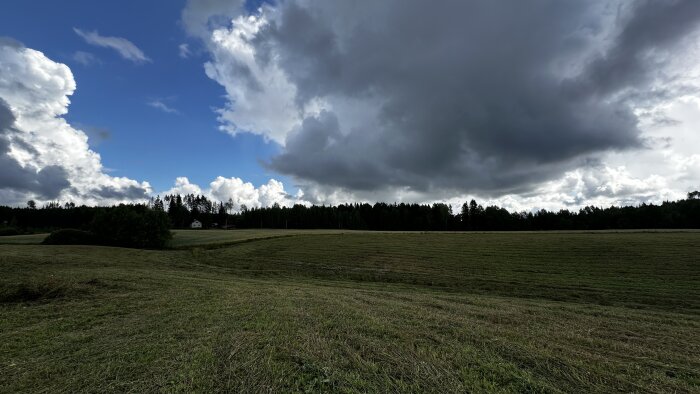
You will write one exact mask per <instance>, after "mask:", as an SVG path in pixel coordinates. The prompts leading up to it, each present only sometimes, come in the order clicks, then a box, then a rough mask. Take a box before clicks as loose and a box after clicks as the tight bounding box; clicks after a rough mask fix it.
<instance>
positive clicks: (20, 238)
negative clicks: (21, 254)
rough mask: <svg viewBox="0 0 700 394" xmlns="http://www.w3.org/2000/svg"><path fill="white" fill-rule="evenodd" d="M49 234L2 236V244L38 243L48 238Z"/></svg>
mask: <svg viewBox="0 0 700 394" xmlns="http://www.w3.org/2000/svg"><path fill="white" fill-rule="evenodd" d="M47 235H48V234H29V235H9V236H4V237H0V245H2V244H9V245H37V244H40V243H41V241H43V240H44V238H46V236H47Z"/></svg>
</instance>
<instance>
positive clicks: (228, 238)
mask: <svg viewBox="0 0 700 394" xmlns="http://www.w3.org/2000/svg"><path fill="white" fill-rule="evenodd" d="M342 232H347V231H339V230H274V229H260V230H257V229H253V230H248V229H245V230H172V233H173V239H172V240H171V241H170V244H169V247H170V248H173V249H189V248H192V247H200V248H218V247H222V246H229V245H234V244H237V243H240V242H247V241H250V240H254V239H268V238H279V237H288V236H294V235H300V234H338V233H342Z"/></svg>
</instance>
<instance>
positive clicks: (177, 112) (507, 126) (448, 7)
mask: <svg viewBox="0 0 700 394" xmlns="http://www.w3.org/2000/svg"><path fill="white" fill-rule="evenodd" d="M0 10H2V12H0V36H2V38H0V99H1V100H0V166H1V172H0V203H4V204H23V203H24V202H25V201H26V200H27V199H30V198H32V199H35V200H38V201H50V200H60V201H69V200H70V201H74V202H78V203H82V202H85V203H89V204H96V203H114V202H118V201H139V200H141V199H144V198H147V197H148V196H151V195H156V194H161V195H162V194H163V193H170V192H180V193H203V194H207V195H209V196H210V197H212V198H214V199H217V200H228V199H229V198H233V199H234V201H235V202H236V203H237V204H238V205H240V204H246V205H248V206H260V205H269V204H273V203H280V204H283V205H290V204H293V203H296V202H301V203H306V204H308V203H326V204H328V203H338V202H348V201H370V202H373V201H378V200H383V201H411V202H433V201H446V202H448V203H451V204H458V203H461V202H462V201H464V200H465V199H468V198H469V199H470V198H473V197H475V198H477V199H478V200H479V201H482V202H484V203H495V204H499V205H502V206H505V207H507V208H511V209H517V210H523V209H524V210H529V209H537V208H549V209H557V208H563V207H566V208H577V207H581V206H583V205H588V204H595V205H610V204H636V203H639V202H643V201H646V202H659V201H662V200H665V199H677V198H682V197H683V196H684V195H685V194H686V193H687V192H688V191H691V190H695V189H698V188H700V132H699V131H698V130H697V129H696V125H698V124H700V123H699V121H700V1H695V0H649V1H645V0H635V1H631V0H630V1H618V0H600V1H594V0H591V1H562V0H528V1H513V0H507V1H506V0H489V1H482V0H473V1H472V0H455V1H451V0H445V1H433V2H426V1H421V0H415V1H414V0H383V1H328V0H297V1H292V0H278V1H270V2H261V1H260V0H257V1H250V0H249V1H244V0H189V1H184V0H183V1H165V0H163V1H149V2H140V1H135V0H134V1H118V2H117V1H114V2H94V1H72V2H70V3H69V4H66V3H63V2H55V1H49V0H45V1H30V0H27V1H23V2H11V3H10V2H8V3H7V4H3V5H0Z"/></svg>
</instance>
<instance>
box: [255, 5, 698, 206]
mask: <svg viewBox="0 0 700 394" xmlns="http://www.w3.org/2000/svg"><path fill="white" fill-rule="evenodd" d="M302 4H306V5H301V4H300V3H297V2H284V3H281V4H280V5H279V9H278V10H277V11H276V13H274V14H273V16H271V22H270V24H269V25H268V27H267V28H266V29H265V30H264V31H263V32H261V33H260V34H259V35H258V37H256V39H255V41H254V43H255V46H256V50H257V56H258V59H259V61H261V62H270V61H273V60H271V59H278V60H277V61H278V64H279V66H280V67H281V68H282V69H283V71H284V72H285V73H286V75H287V76H288V78H289V79H290V81H291V82H292V83H294V84H295V85H296V87H297V101H298V103H297V104H298V105H299V106H300V107H302V106H303V105H304V104H305V103H308V101H309V100H310V99H312V98H314V97H323V98H325V99H327V100H328V101H329V102H330V103H332V108H331V109H328V110H327V111H326V112H323V113H322V114H321V115H319V116H317V117H315V118H307V119H306V120H305V121H304V122H303V124H302V125H301V127H299V128H298V129H297V130H295V131H294V132H293V133H291V134H290V135H289V136H288V139H287V144H286V147H285V148H284V150H283V152H282V153H281V154H280V155H279V156H277V157H274V158H273V159H272V160H271V161H270V162H269V166H270V167H271V168H272V169H274V170H277V171H279V172H282V173H284V174H288V175H292V176H295V177H297V178H299V179H302V180H309V181H313V182H318V183H320V184H324V185H335V186H341V187H347V188H350V189H356V190H357V189H361V190H372V189H380V188H383V187H390V186H398V187H408V188H410V189H413V190H418V191H429V190H434V189H454V190H461V191H468V192H474V191H480V192H494V193H500V192H504V191H510V192H512V191H517V190H524V189H527V188H528V187H529V186H530V185H532V184H533V183H536V182H539V181H543V180H546V179H550V178H551V177H554V176H557V175H559V174H561V172H562V171H564V170H568V169H571V168H574V167H576V166H578V165H581V163H585V162H586V160H589V159H590V158H591V157H594V156H595V155H596V154H598V153H600V152H605V151H609V150H623V149H630V148H638V147H642V146H643V141H642V140H641V139H640V131H639V129H638V127H637V123H638V119H637V117H636V116H635V115H634V113H633V112H632V108H631V107H632V105H631V104H633V103H631V102H630V101H629V100H631V98H630V97H632V98H635V97H636V98H635V99H636V100H643V99H645V98H648V97H647V96H646V94H647V93H648V92H647V90H649V88H650V83H651V81H652V80H653V78H654V75H653V74H652V72H653V71H654V70H661V69H662V66H663V64H661V63H662V62H663V58H662V57H661V58H660V57H658V56H657V55H660V54H663V52H664V51H667V50H669V49H672V48H674V47H675V46H677V45H678V43H679V42H681V40H682V39H683V38H685V37H687V36H688V34H689V33H690V32H692V31H693V30H694V29H695V28H696V27H697V22H698V21H699V20H700V2H698V1H694V0H678V1H639V2H633V3H625V4H624V6H623V7H620V9H619V10H618V9H617V8H618V3H617V2H607V3H606V2H588V1H551V0H539V1H528V2H518V1H515V2H514V1H461V0H460V1H443V2H437V3H434V2H431V3H428V2H424V1H405V0H401V1H399V0H395V1H381V2H375V1H373V2H365V3H362V4H361V5H360V4H358V3H357V2H325V1H310V2H308V3H302ZM616 14H617V15H616ZM611 25H612V28H610V26H611ZM621 93H626V95H624V97H622V96H623V95H621ZM654 94H663V93H660V92H659V91H658V90H657V91H656V92H654ZM635 95H636V96H635ZM352 101H355V102H360V103H365V104H366V105H367V107H368V108H369V110H368V111H367V112H366V113H365V114H362V115H361V116H360V117H359V118H360V119H357V118H358V117H357V116H355V119H353V121H354V122H355V123H356V124H355V125H354V127H353V128H350V127H348V125H347V124H346V121H347V120H348V118H349V117H351V115H348V113H349V112H348V109H347V108H346V105H347V103H348V102H352Z"/></svg>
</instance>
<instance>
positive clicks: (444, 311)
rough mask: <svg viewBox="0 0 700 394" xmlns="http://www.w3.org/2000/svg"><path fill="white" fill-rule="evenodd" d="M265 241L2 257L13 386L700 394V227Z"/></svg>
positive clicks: (24, 251)
mask: <svg viewBox="0 0 700 394" xmlns="http://www.w3.org/2000/svg"><path fill="white" fill-rule="evenodd" d="M255 231H257V233H255V234H257V235H255V236H251V234H252V233H254V231H250V232H249V233H250V234H248V235H245V234H244V232H241V233H240V234H238V233H237V232H238V230H237V231H226V232H224V231H221V232H217V231H213V232H179V233H178V234H176V236H175V238H174V239H173V243H174V244H175V245H174V247H179V248H186V249H180V250H164V251H147V250H131V249H122V248H108V247H95V246H44V245H0V355H1V356H0V391H2V392H52V393H53V392H86V391H89V392H123V391H129V392H213V391H243V392H470V391H471V392H577V393H578V392H611V391H623V392H668V393H673V392H699V391H700V335H699V334H698V333H700V233H698V232H679V233H673V232H663V233H634V232H625V233H366V232H333V231H331V232H323V231H316V232H283V231H271V232H266V231H264V230H255ZM219 233H223V234H219ZM229 233H232V234H229ZM233 233H236V234H233ZM252 238H255V239H252ZM240 240H245V242H239V241H240ZM178 242H180V244H179V245H178V244H177V243H178ZM187 248H188V249H187Z"/></svg>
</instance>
